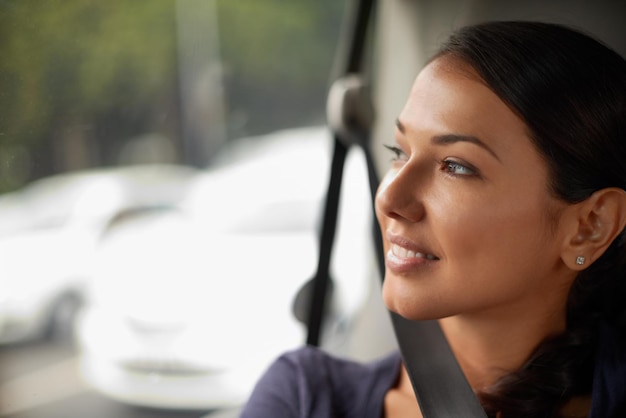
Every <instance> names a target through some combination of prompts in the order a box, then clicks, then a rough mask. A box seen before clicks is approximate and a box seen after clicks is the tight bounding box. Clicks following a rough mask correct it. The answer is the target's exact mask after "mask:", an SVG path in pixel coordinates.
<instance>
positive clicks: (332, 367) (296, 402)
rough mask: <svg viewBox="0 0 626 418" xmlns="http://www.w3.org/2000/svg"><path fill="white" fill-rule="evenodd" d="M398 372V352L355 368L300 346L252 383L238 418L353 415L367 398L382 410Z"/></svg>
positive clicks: (321, 352) (337, 358) (349, 362)
mask: <svg viewBox="0 0 626 418" xmlns="http://www.w3.org/2000/svg"><path fill="white" fill-rule="evenodd" d="M399 369H400V356H399V354H398V353H390V354H389V355H387V356H385V357H383V358H381V359H379V360H376V361H373V362H369V363H360V362H356V361H353V360H350V359H346V358H341V357H337V356H333V355H331V354H328V353H327V352H325V351H323V350H320V349H318V348H314V347H303V348H300V349H297V350H294V351H290V352H287V353H285V354H283V355H281V356H280V357H279V358H278V359H276V361H274V363H273V364H272V365H271V366H270V367H269V369H268V370H267V371H266V373H265V374H264V375H263V377H262V378H261V379H260V380H259V382H258V383H257V385H256V387H255V389H254V391H253V393H252V395H251V397H250V399H249V400H248V403H247V405H246V408H245V410H244V414H243V415H242V416H243V417H257V416H259V417H260V416H270V415H271V416H284V417H315V416H319V417H323V416H359V415H354V414H352V415H351V413H350V412H349V411H352V410H355V409H357V408H365V407H367V405H368V402H372V396H371V395H372V393H374V394H375V396H374V398H380V399H379V401H380V403H381V405H382V400H383V398H384V394H385V393H386V391H387V390H389V388H390V387H391V386H392V385H393V384H394V383H395V380H396V378H397V376H398V373H399ZM246 411H247V412H246ZM252 411H254V413H252ZM260 411H265V412H264V414H265V415H263V414H262V413H260ZM303 411H306V413H305V412H303Z"/></svg>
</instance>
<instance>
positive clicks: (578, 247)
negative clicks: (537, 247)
mask: <svg viewBox="0 0 626 418" xmlns="http://www.w3.org/2000/svg"><path fill="white" fill-rule="evenodd" d="M570 210H571V214H570V215H571V222H569V225H568V227H569V228H570V231H571V232H570V233H569V234H568V238H567V239H566V242H565V246H564V248H563V252H562V260H563V262H564V263H565V264H566V265H567V266H568V267H569V268H570V269H572V270H584V269H585V268H587V267H588V266H590V265H591V264H592V263H593V262H594V261H595V260H597V259H598V258H600V256H601V255H602V254H603V253H604V252H605V251H606V249H607V248H608V247H609V246H610V245H611V243H612V242H613V241H614V240H615V239H616V238H617V237H618V236H619V234H620V233H621V232H622V230H623V229H624V227H625V226H626V192H625V191H624V190H622V189H619V188H615V187H610V188H606V189H601V190H598V191H596V192H595V193H593V194H592V195H591V196H589V197H588V198H587V199H586V200H584V201H582V202H580V203H577V204H575V205H572V206H571V207H570Z"/></svg>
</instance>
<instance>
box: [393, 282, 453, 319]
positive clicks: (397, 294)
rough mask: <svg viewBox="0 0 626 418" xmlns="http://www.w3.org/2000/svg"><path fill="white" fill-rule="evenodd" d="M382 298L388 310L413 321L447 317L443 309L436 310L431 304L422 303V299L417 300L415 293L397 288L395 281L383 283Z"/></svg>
mask: <svg viewBox="0 0 626 418" xmlns="http://www.w3.org/2000/svg"><path fill="white" fill-rule="evenodd" d="M382 297H383V303H384V304H385V306H386V307H387V309H389V310H390V311H392V312H395V313H397V314H398V315H400V316H402V317H404V318H406V319H409V320H412V321H425V320H431V319H439V318H442V317H444V316H446V315H445V314H444V313H443V312H441V309H436V307H435V306H432V304H431V303H421V302H420V300H419V299H421V298H416V297H415V295H414V294H413V292H411V291H409V290H407V289H401V288H400V287H399V286H395V285H394V284H393V280H385V281H384V282H383V292H382ZM439 308H441V306H439Z"/></svg>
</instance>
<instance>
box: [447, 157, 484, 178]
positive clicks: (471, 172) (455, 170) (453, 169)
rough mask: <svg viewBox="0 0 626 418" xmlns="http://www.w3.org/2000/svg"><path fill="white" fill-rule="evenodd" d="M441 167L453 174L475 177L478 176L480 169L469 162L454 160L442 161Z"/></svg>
mask: <svg viewBox="0 0 626 418" xmlns="http://www.w3.org/2000/svg"><path fill="white" fill-rule="evenodd" d="M441 169H442V170H443V171H444V172H445V173H446V174H450V175H452V176H464V177H475V176H478V170H476V169H475V168H474V167H472V166H470V165H469V164H467V163H460V162H458V161H454V160H443V161H441Z"/></svg>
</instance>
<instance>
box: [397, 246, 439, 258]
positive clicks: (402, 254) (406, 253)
mask: <svg viewBox="0 0 626 418" xmlns="http://www.w3.org/2000/svg"><path fill="white" fill-rule="evenodd" d="M391 252H392V253H393V255H395V256H396V257H399V258H425V259H427V260H436V259H437V257H435V256H434V255H432V254H424V253H420V252H415V251H411V250H407V249H406V248H404V247H401V246H399V245H396V244H393V245H392V246H391Z"/></svg>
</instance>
